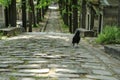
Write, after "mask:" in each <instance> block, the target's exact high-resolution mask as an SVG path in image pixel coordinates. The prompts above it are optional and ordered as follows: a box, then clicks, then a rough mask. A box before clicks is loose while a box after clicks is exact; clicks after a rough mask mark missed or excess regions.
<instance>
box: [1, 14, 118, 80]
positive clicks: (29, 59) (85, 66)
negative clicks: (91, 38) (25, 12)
mask: <svg viewBox="0 0 120 80" xmlns="http://www.w3.org/2000/svg"><path fill="white" fill-rule="evenodd" d="M55 13H56V12H53V13H51V16H52V15H53V14H55ZM56 17H57V16H56ZM51 19H53V18H52V17H51V18H50V19H49V21H54V20H51ZM56 21H57V20H56ZM49 25H54V24H53V22H49V24H48V26H47V27H49ZM57 26H58V25H56V27H57ZM49 29H54V28H49ZM49 29H47V28H46V32H32V33H24V34H22V35H19V36H15V37H11V38H8V39H6V40H1V41H0V80H119V79H120V62H119V61H118V60H116V59H114V58H112V57H110V56H109V55H107V54H105V53H104V52H103V51H101V50H100V49H99V48H97V47H96V48H95V47H93V46H91V45H89V44H88V43H87V42H86V41H84V40H81V42H80V45H79V47H78V48H73V47H72V45H71V39H72V36H73V35H71V34H69V33H66V34H64V33H57V32H55V31H54V32H52V33H51V31H49ZM47 31H48V32H47Z"/></svg>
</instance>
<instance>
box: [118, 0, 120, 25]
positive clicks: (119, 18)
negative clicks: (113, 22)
mask: <svg viewBox="0 0 120 80" xmlns="http://www.w3.org/2000/svg"><path fill="white" fill-rule="evenodd" d="M118 27H120V0H119V7H118Z"/></svg>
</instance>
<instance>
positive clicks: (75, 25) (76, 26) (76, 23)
mask: <svg viewBox="0 0 120 80" xmlns="http://www.w3.org/2000/svg"><path fill="white" fill-rule="evenodd" d="M77 1H78V0H73V6H74V7H73V32H75V30H76V29H77V28H78V9H77V5H78V4H77Z"/></svg>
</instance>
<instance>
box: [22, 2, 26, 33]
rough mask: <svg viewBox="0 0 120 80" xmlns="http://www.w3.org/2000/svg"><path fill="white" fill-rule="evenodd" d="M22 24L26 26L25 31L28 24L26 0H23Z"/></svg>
mask: <svg viewBox="0 0 120 80" xmlns="http://www.w3.org/2000/svg"><path fill="white" fill-rule="evenodd" d="M22 25H23V28H24V31H25V32H26V31H27V26H26V0H22Z"/></svg>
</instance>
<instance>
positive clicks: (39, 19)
mask: <svg viewBox="0 0 120 80" xmlns="http://www.w3.org/2000/svg"><path fill="white" fill-rule="evenodd" d="M39 3H40V0H37V5H38V4H39ZM40 21H41V9H39V8H37V24H39V22H40Z"/></svg>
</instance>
